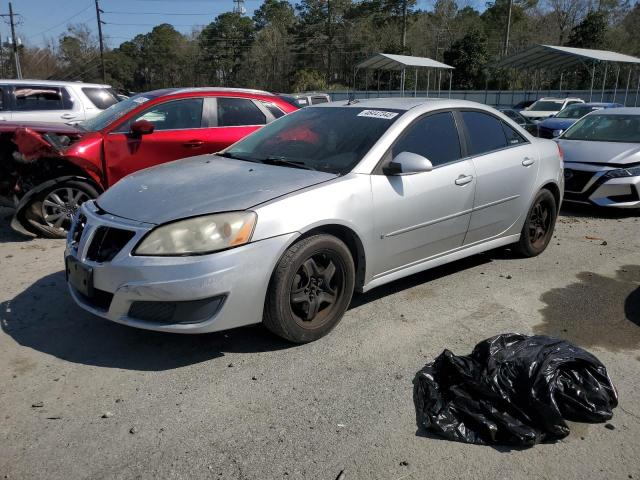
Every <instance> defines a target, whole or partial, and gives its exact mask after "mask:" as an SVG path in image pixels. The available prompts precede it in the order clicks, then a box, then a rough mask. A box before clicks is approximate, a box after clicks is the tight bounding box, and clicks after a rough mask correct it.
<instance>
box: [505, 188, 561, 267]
mask: <svg viewBox="0 0 640 480" xmlns="http://www.w3.org/2000/svg"><path fill="white" fill-rule="evenodd" d="M557 216H558V208H557V204H556V199H555V197H554V196H553V194H552V193H551V192H550V191H549V190H547V189H543V190H540V191H539V192H538V194H537V195H536V198H535V200H534V201H533V204H532V205H531V208H530V209H529V212H528V213H527V219H526V220H525V222H524V225H523V227H522V232H521V233H520V240H519V241H518V243H516V244H514V250H515V251H516V252H518V253H519V254H521V255H522V256H524V257H535V256H538V255H540V254H541V253H542V252H544V250H545V249H546V248H547V245H549V242H550V241H551V238H552V237H553V229H554V227H555V225H556V217H557Z"/></svg>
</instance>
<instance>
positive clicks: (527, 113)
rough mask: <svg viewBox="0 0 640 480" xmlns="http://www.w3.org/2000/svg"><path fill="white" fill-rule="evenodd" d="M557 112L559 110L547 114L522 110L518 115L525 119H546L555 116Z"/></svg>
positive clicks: (545, 112) (542, 111) (539, 111)
mask: <svg viewBox="0 0 640 480" xmlns="http://www.w3.org/2000/svg"><path fill="white" fill-rule="evenodd" d="M559 111H560V110H558V111H555V112H547V111H544V110H522V111H521V112H520V115H522V116H523V117H527V118H547V117H548V116H550V115H555V114H556V113H558V112H559Z"/></svg>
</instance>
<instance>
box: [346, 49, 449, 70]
mask: <svg viewBox="0 0 640 480" xmlns="http://www.w3.org/2000/svg"><path fill="white" fill-rule="evenodd" d="M405 68H443V69H447V70H453V67H452V66H451V65H447V64H446V63H441V62H438V61H436V60H433V59H431V58H427V57H412V56H410V55H394V54H391V53H378V54H377V55H374V56H373V57H371V58H369V59H367V60H364V61H363V62H360V63H359V64H358V65H356V69H358V70H365V69H367V70H403V69H405Z"/></svg>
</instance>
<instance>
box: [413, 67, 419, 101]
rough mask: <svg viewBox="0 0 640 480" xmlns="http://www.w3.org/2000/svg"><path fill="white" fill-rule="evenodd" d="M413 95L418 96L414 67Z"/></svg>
mask: <svg viewBox="0 0 640 480" xmlns="http://www.w3.org/2000/svg"><path fill="white" fill-rule="evenodd" d="M413 96H414V97H417V96H418V69H417V68H416V78H415V81H414V84H413Z"/></svg>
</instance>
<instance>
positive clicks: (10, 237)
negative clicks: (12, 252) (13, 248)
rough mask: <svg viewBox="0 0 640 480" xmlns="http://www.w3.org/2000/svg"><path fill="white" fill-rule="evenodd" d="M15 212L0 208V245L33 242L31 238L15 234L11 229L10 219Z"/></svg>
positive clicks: (18, 233)
mask: <svg viewBox="0 0 640 480" xmlns="http://www.w3.org/2000/svg"><path fill="white" fill-rule="evenodd" d="M14 213H15V210H13V209H11V208H6V207H0V243H9V242H28V241H30V240H33V236H29V235H25V234H22V233H20V232H16V231H15V230H14V229H13V228H11V219H12V218H13V214H14Z"/></svg>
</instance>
